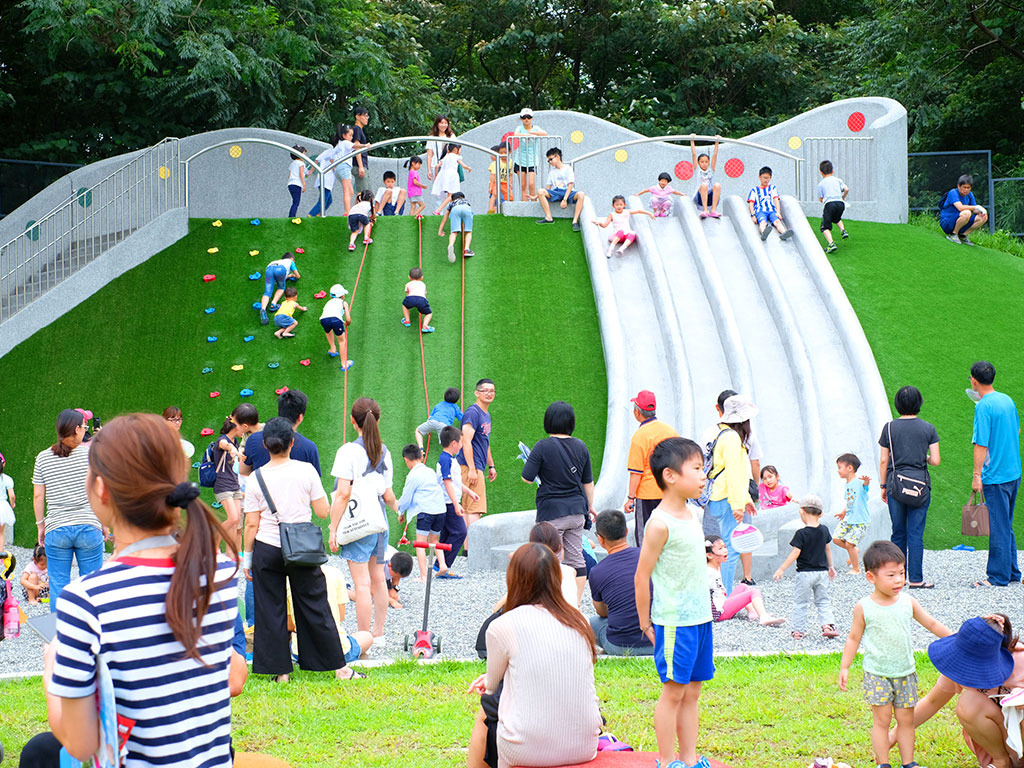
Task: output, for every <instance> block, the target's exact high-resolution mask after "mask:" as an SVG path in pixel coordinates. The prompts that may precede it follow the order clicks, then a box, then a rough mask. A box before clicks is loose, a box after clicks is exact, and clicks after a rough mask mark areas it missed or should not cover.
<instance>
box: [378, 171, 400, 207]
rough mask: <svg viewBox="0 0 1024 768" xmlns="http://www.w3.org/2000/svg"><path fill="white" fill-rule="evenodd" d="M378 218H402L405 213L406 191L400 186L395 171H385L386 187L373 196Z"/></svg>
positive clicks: (379, 188) (379, 189)
mask: <svg viewBox="0 0 1024 768" xmlns="http://www.w3.org/2000/svg"><path fill="white" fill-rule="evenodd" d="M373 201H374V203H375V204H376V207H375V208H374V211H373V212H374V213H375V214H377V215H378V216H402V215H403V214H404V213H405V190H404V189H402V188H401V187H400V186H398V178H397V177H396V176H395V172H394V171H384V186H383V187H378V188H377V194H376V195H374V196H373Z"/></svg>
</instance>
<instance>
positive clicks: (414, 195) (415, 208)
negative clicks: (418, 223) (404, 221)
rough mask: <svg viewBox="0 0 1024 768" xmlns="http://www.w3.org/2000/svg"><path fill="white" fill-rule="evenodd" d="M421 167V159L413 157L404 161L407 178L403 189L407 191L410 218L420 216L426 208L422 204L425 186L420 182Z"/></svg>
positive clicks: (416, 156) (417, 156)
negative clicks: (407, 172) (407, 170)
mask: <svg viewBox="0 0 1024 768" xmlns="http://www.w3.org/2000/svg"><path fill="white" fill-rule="evenodd" d="M422 165H423V158H422V157H420V156H419V155H413V156H412V157H410V158H409V159H408V160H406V161H405V164H404V167H406V168H408V169H409V178H408V179H406V182H405V187H406V189H408V190H409V198H408V200H409V213H410V214H411V215H412V216H422V215H423V210H424V209H425V208H426V207H427V206H426V205H425V204H424V203H423V190H425V189H426V188H427V185H426V184H424V183H423V182H422V181H420V166H422Z"/></svg>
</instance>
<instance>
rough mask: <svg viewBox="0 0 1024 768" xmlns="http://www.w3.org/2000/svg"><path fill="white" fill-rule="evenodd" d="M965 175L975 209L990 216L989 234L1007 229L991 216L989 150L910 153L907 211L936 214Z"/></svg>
mask: <svg viewBox="0 0 1024 768" xmlns="http://www.w3.org/2000/svg"><path fill="white" fill-rule="evenodd" d="M964 174H969V175H970V176H972V177H974V185H973V187H972V189H971V191H972V192H973V193H974V199H975V200H977V201H978V205H983V206H985V207H986V208H988V209H989V211H990V212H992V215H991V216H989V218H988V226H989V231H990V232H995V230H996V227H999V228H1000V229H1006V227H1004V226H1003V225H1002V224H1000V223H999V222H998V221H997V215H996V214H995V212H994V211H995V205H994V204H993V201H994V196H995V191H994V189H993V182H994V179H993V178H992V152H991V150H988V149H976V150H964V151H962V152H911V153H909V156H908V163H907V191H908V202H909V206H910V210H911V211H931V212H935V213H937V212H938V211H939V209H940V208H941V207H942V200H943V198H945V196H946V195H947V194H948V193H949V190H951V189H953V188H954V187H956V182H957V179H959V178H960V177H961V176H962V175H964Z"/></svg>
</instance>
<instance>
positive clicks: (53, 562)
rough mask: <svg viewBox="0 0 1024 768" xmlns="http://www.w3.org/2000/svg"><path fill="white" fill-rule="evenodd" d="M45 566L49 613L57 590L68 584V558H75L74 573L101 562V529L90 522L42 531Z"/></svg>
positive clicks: (51, 610) (88, 570)
mask: <svg viewBox="0 0 1024 768" xmlns="http://www.w3.org/2000/svg"><path fill="white" fill-rule="evenodd" d="M44 543H45V545H46V567H47V570H48V571H49V573H50V613H53V612H55V611H56V610H57V598H58V597H59V596H60V593H61V590H63V589H64V587H66V586H67V585H68V584H70V583H71V560H72V559H73V558H77V559H78V575H79V576H85V575H86V574H87V573H92V572H93V571H95V570H96V569H97V568H99V567H100V566H101V565H103V531H101V530H100V529H99V528H97V527H95V526H92V525H64V526H61V527H60V528H54V529H53V530H52V531H50V532H49V533H47V534H46V538H45V539H44Z"/></svg>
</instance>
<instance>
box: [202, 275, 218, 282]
mask: <svg viewBox="0 0 1024 768" xmlns="http://www.w3.org/2000/svg"><path fill="white" fill-rule="evenodd" d="M216 279H217V276H216V275H203V282H204V283H212V282H213V281H214V280H216Z"/></svg>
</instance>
